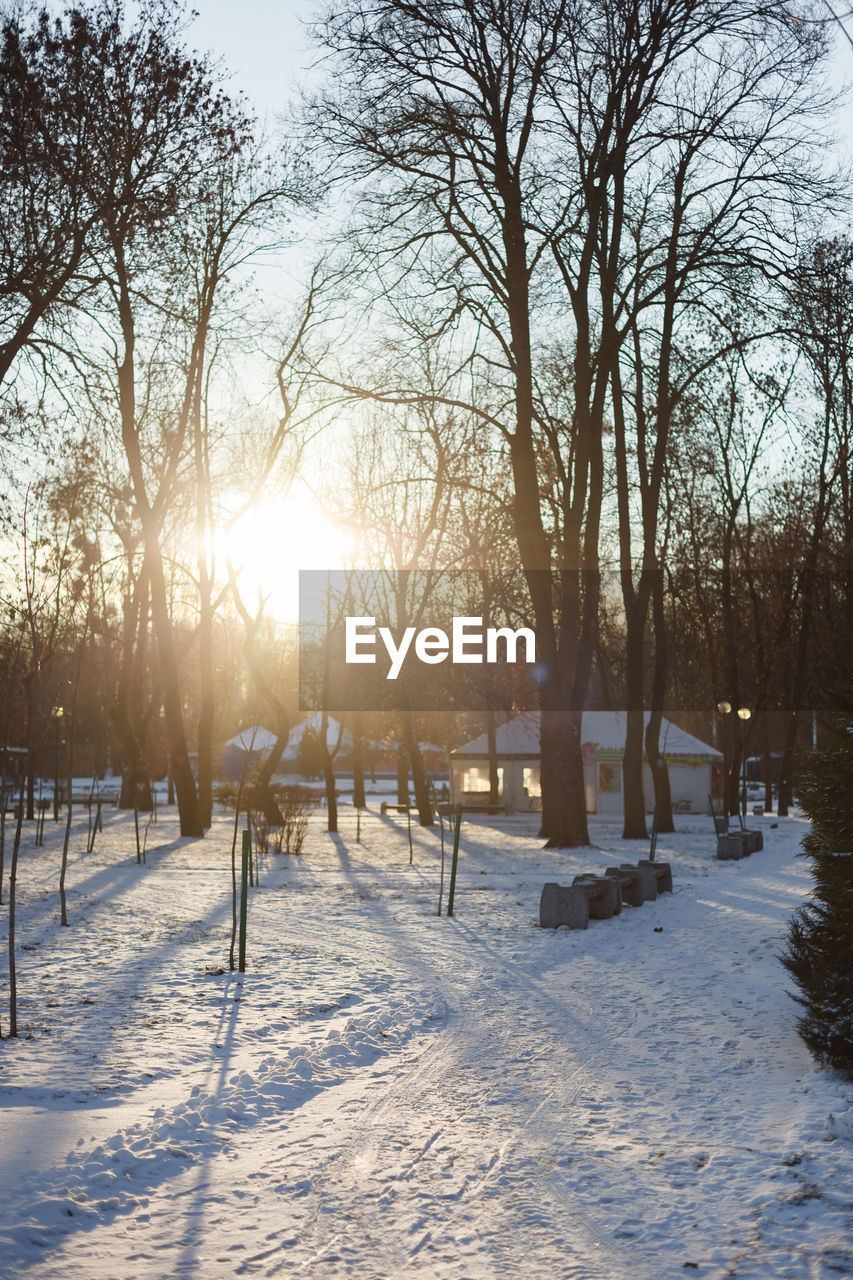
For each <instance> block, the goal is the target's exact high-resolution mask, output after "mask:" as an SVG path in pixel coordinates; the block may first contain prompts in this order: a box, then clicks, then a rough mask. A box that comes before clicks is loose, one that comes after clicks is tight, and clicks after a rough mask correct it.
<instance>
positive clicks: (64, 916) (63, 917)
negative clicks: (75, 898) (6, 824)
mask: <svg viewBox="0 0 853 1280" xmlns="http://www.w3.org/2000/svg"><path fill="white" fill-rule="evenodd" d="M79 680H80V672H79V671H78V672H77V682H78V683H79ZM76 702H77V684H75V686H74V703H75V704H76ZM75 719H76V716H75V707H72V709H71V715H70V718H69V723H68V755H67V761H66V764H67V769H66V777H67V779H68V809H67V812H66V814H65V834H64V836H63V840H62V865H61V867H60V869H59V911H60V921H59V922H60V924H63V925H67V924H68V907H67V903H66V900H65V873H66V871H67V870H68V845H69V843H70V840H71V819H72V814H73V809H74V805H73V803H72V800H73V797H72V789H73V778H74V729H75Z"/></svg>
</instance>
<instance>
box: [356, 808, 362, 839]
mask: <svg viewBox="0 0 853 1280" xmlns="http://www.w3.org/2000/svg"><path fill="white" fill-rule="evenodd" d="M355 842H356V844H361V805H359V806H358V808H357V809H356V811H355Z"/></svg>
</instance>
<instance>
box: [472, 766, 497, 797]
mask: <svg viewBox="0 0 853 1280" xmlns="http://www.w3.org/2000/svg"><path fill="white" fill-rule="evenodd" d="M503 789H504V771H503V769H498V791H503ZM462 790H463V791H465V792H469V793H470V792H477V793H480V792H484V791H485V792H488V791H489V771H488V769H465V770H464V772H463V774H462Z"/></svg>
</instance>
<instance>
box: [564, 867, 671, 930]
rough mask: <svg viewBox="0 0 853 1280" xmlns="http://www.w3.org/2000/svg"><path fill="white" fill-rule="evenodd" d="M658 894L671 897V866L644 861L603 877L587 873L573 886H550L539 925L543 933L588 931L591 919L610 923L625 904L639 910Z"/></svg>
mask: <svg viewBox="0 0 853 1280" xmlns="http://www.w3.org/2000/svg"><path fill="white" fill-rule="evenodd" d="M659 893H672V867H671V866H670V864H669V863H668V862H651V861H650V860H649V859H648V858H641V859H640V861H639V862H638V863H637V865H636V867H635V866H633V865H632V864H631V863H630V862H623V863H622V865H621V866H619V867H608V868H607V870H606V871H605V872H604V875H603V876H598V875H594V874H592V873H591V872H587V873H586V874H583V875H578V876H575V878H574V880H573V881H572V883H571V885H559V884H554V883H548V884H546V885H545V887H544V888H543V890H542V896H541V898H540V899H539V924H540V926H541V928H543V929H559V928H561V927H565V928H568V929H586V928H588V927H589V921H590V919H593V920H609V919H610V917H611V916H617V915H619V913H620V912H621V910H622V903H623V902H626V903H628V905H629V906H632V907H640V906H642V905H643V903H644V902H652V901H654V899H655V898H656V897H657V896H658V894H659Z"/></svg>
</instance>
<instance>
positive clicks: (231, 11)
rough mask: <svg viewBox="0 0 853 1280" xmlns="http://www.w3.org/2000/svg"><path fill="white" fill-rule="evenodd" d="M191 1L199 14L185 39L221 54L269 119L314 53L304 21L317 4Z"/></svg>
mask: <svg viewBox="0 0 853 1280" xmlns="http://www.w3.org/2000/svg"><path fill="white" fill-rule="evenodd" d="M192 7H193V8H194V9H195V10H196V11H197V13H198V17H197V19H196V20H195V22H194V23H193V25H192V26H191V28H190V30H189V32H188V33H187V42H188V43H189V44H191V45H193V46H194V47H195V48H197V49H198V50H199V52H205V51H207V50H210V52H211V53H214V54H217V55H219V56H221V57H222V59H223V62H224V64H225V66H227V68H228V70H229V71H231V72H232V80H231V84H232V86H233V87H234V88H236V89H241V90H242V91H243V92H244V93H245V94H246V95H247V97H248V98H249V99H250V100H251V102H252V104H253V106H254V108H255V110H256V111H257V113H258V115H259V116H260V117H261V118H264V117H265V116H266V117H267V118H268V119H269V120H270V122H272V118H273V116H274V115H275V114H276V112H280V111H283V110H285V108H286V107H287V105H288V102H289V101H291V99H292V97H293V95H294V92H295V89H296V85H297V82H298V81H300V80H304V79H305V78H306V73H307V72H308V69H309V67H310V64H311V62H312V61H313V60H315V59H316V56H317V55H316V51H315V50H314V49H313V47H312V46H311V42H310V40H309V37H308V33H307V31H306V29H305V25H304V23H305V22H307V21H308V20H309V18H310V17H311V16H312V12H314V11H315V10H316V6H313V5H311V4H310V3H308V4H302V3H294V2H293V0H284V3H282V2H281V0H279V2H278V3H276V0H239V2H238V3H236V4H235V3H234V2H233V0H196V2H195V3H194V4H193V5H192Z"/></svg>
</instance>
